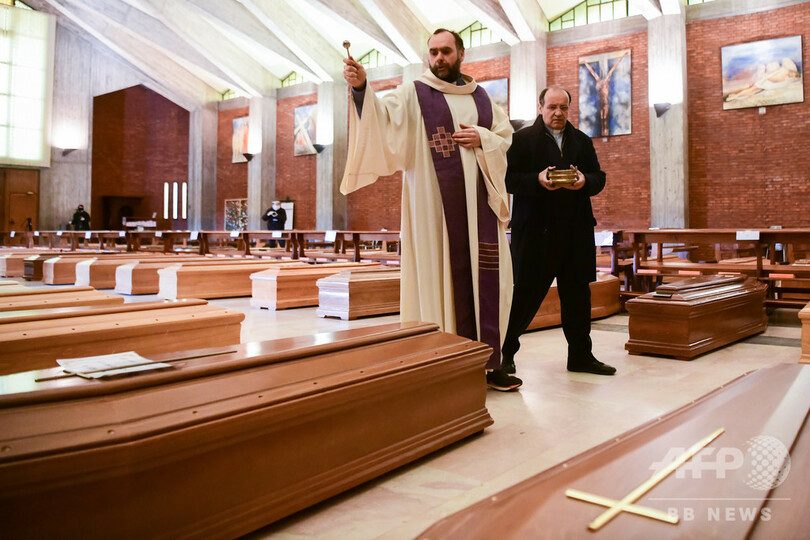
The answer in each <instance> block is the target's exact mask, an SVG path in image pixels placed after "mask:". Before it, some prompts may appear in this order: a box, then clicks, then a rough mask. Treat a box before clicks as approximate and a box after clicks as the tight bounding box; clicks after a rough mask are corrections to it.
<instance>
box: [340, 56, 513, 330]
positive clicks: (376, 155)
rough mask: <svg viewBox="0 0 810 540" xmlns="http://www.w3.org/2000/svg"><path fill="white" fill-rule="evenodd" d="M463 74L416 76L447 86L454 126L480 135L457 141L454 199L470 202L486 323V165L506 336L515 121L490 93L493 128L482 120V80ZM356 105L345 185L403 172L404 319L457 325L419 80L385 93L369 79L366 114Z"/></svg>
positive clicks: (432, 84)
mask: <svg viewBox="0 0 810 540" xmlns="http://www.w3.org/2000/svg"><path fill="white" fill-rule="evenodd" d="M463 78H464V82H465V84H464V85H462V86H458V85H455V84H451V83H447V82H445V81H442V80H440V79H438V78H437V77H435V76H434V75H433V74H432V73H431V72H430V71H426V72H425V73H424V74H423V75H422V76H420V77H419V78H418V79H417V80H418V81H421V82H423V83H425V84H426V85H428V86H429V87H431V88H434V89H436V90H439V91H441V92H442V93H443V94H444V96H445V99H446V101H447V104H448V106H449V108H450V111H451V113H452V117H453V125H454V127H455V129H459V124H467V125H473V126H475V127H476V129H477V131H478V133H479V135H480V138H481V147H479V148H474V149H473V148H462V147H460V146H457V145H456V146H455V148H456V149H458V151H459V152H460V156H461V162H462V166H463V171H464V187H465V194H466V201H454V204H466V207H467V228H468V231H469V250H470V258H471V266H472V273H473V280H472V282H473V284H474V286H473V292H474V299H475V313H476V322H477V323H478V324H480V321H479V318H478V315H479V310H478V306H479V294H478V293H479V291H478V266H479V265H478V220H477V191H476V189H477V186H478V182H479V180H478V174H479V168H480V171H481V173H482V176H483V181H484V184H485V186H486V192H487V193H486V196H487V203H488V205H489V207H490V208H491V209H492V211H493V212H494V213H495V216H496V217H497V228H498V231H497V237H498V254H499V266H498V270H499V272H498V275H499V288H500V291H499V296H498V298H499V301H498V306H499V316H498V322H499V327H500V335H501V340H502V338H503V336H505V335H506V327H507V324H508V321H509V309H510V305H511V299H512V264H511V258H510V253H509V245H508V242H507V239H506V232H505V231H506V226H507V224H508V221H509V203H508V198H507V197H508V196H507V193H506V185H505V182H504V177H505V174H506V151H507V149H508V148H509V146H510V144H511V141H512V127H511V125H510V123H509V119H508V118H507V116H506V114H505V113H504V112H503V110H502V109H501V108H500V107H498V106H496V105H494V103H492V102H491V99H490V104H491V105H492V109H493V114H492V127H491V129H484V128H482V127H480V126H476V123H477V120H478V112H477V109H476V105H475V103H474V100H473V97H472V93H473V92H474V91H475V89H476V86H477V85H476V83H475V81H474V80H473V79H472V78H471V77H468V76H466V75H464V76H463ZM349 109H350V119H349V154H348V160H347V164H346V171H345V174H344V177H343V181H342V183H341V186H340V190H341V192H342V193H343V194H347V193H351V192H353V191H355V190H357V189H359V188H362V187H364V186H367V185H370V184H372V183H374V182H375V181H376V180H377V178H378V177H379V176H386V175H390V174H393V173H394V172H396V171H403V173H404V174H403V179H402V220H401V223H402V224H401V229H400V231H401V236H402V238H401V240H402V242H401V266H402V281H401V295H400V296H401V300H400V303H401V305H400V314H401V320H403V321H417V320H418V321H426V322H434V323H437V324H438V325H439V327H440V328H441V329H443V330H444V331H446V332H452V333H455V332H456V322H455V313H454V304H453V279H452V274H451V266H450V258H449V253H448V234H447V227H446V225H445V216H444V210H443V207H442V198H441V193H440V190H439V185H438V183H437V177H436V172H435V168H434V164H433V161H432V157H431V151H430V147H429V145H428V142H429V140H428V136H427V135H426V132H425V126H424V123H423V119H422V112H421V109H420V106H419V102H418V99H417V93H416V89H415V86H414V83H406V84H402V85H400V86H399V87H398V88H396V89H395V90H394V91H392V92H391V93H389V94H387V95H385V96H384V97H382V98H378V97H377V96H376V95H375V94H374V92H373V90H372V89H371V87H370V85H367V87H366V91H365V93H364V97H363V105H362V112H361V114H358V111H357V108H356V107H355V106H354V105H353V104H351V105H350V107H349ZM479 335H480V329H479Z"/></svg>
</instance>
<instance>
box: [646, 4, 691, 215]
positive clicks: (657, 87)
mask: <svg viewBox="0 0 810 540" xmlns="http://www.w3.org/2000/svg"><path fill="white" fill-rule="evenodd" d="M679 11H680V13H678V14H666V11H665V14H664V15H663V16H661V17H656V18H654V19H652V20H650V21H648V32H647V44H648V45H647V47H648V55H647V57H648V66H649V100H650V103H649V117H650V199H651V201H650V209H651V212H650V214H651V217H650V222H651V223H650V224H651V226H653V227H688V226H689V157H688V149H689V139H688V124H687V118H688V117H687V110H686V102H687V99H686V24H685V21H686V16H685V10H684V7H683V5H680V9H679ZM656 103H658V104H668V105H669V110H667V111H666V112H665V113H663V114H662V115H661V116H660V117H659V116H657V114H656V111H655V108H654V105H655V104H656Z"/></svg>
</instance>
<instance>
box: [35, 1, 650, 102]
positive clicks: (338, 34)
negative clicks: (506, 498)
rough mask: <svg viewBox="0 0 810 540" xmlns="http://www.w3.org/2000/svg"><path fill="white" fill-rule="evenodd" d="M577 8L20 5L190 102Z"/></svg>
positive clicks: (328, 75) (259, 90) (399, 59)
mask: <svg viewBox="0 0 810 540" xmlns="http://www.w3.org/2000/svg"><path fill="white" fill-rule="evenodd" d="M631 1H636V2H638V1H643V2H650V1H653V0H631ZM580 2H581V0H26V3H28V4H29V5H31V6H32V7H33V8H35V9H38V10H42V11H47V12H50V13H53V14H55V15H57V16H59V18H60V22H61V23H62V24H65V25H67V26H69V27H71V28H73V29H77V28H78V29H81V30H82V31H84V32H87V33H89V34H91V35H92V36H93V37H95V38H96V39H98V40H100V41H101V42H102V43H104V44H105V45H107V46H108V47H110V48H111V49H112V50H113V51H114V52H116V53H117V54H119V55H120V56H121V57H123V58H124V59H125V60H127V61H129V62H130V63H131V64H133V65H134V66H135V67H137V68H138V69H140V70H141V71H144V72H145V74H146V75H147V76H149V77H151V78H153V79H155V80H158V81H161V84H164V85H166V86H167V87H169V88H170V89H171V90H172V91H175V92H179V93H180V94H183V95H186V96H188V97H189V98H190V99H191V100H192V101H199V96H200V95H203V94H207V95H212V94H213V93H214V92H216V93H220V94H221V93H223V92H225V91H226V90H234V91H236V92H237V93H238V94H242V95H246V96H260V95H270V94H271V93H272V90H273V89H274V88H277V87H278V86H279V85H280V84H279V80H280V79H281V78H283V77H285V76H286V75H287V74H289V73H290V72H291V71H296V72H298V73H301V74H303V75H304V77H305V78H308V79H309V80H312V81H314V82H321V81H328V80H334V79H338V78H339V77H340V76H341V71H342V68H343V64H342V58H343V56H344V55H345V50H344V49H343V47H342V43H343V40H349V41H350V42H351V53H352V55H353V56H354V57H355V58H359V57H360V56H362V55H364V54H365V53H367V52H368V51H369V50H371V49H377V50H379V51H380V52H382V53H383V54H384V55H386V56H387V57H388V58H389V59H390V60H392V61H393V62H395V63H397V64H400V65H407V64H409V63H418V62H421V61H422V60H423V58H424V54H425V42H426V40H427V38H428V37H429V36H430V34H431V33H432V31H433V30H434V29H435V28H437V27H445V28H450V29H453V30H461V29H463V28H465V27H466V26H468V25H469V24H471V23H472V22H474V21H475V20H479V21H481V22H482V23H483V24H484V25H485V26H487V27H488V28H490V29H491V30H492V31H493V33H494V34H495V35H496V36H497V37H498V38H500V39H502V40H503V41H505V42H506V43H508V44H514V43H517V42H519V41H527V40H533V39H535V37H537V36H538V35H539V33H540V32H541V31H544V29H545V26H544V25H545V22H546V21H547V20H548V19H549V18H555V17H557V16H559V15H560V14H561V13H563V12H565V11H567V10H568V9H570V8H571V7H573V6H575V5H577V4H579V3H580ZM544 19H545V20H544Z"/></svg>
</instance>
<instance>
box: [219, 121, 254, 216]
mask: <svg viewBox="0 0 810 540" xmlns="http://www.w3.org/2000/svg"><path fill="white" fill-rule="evenodd" d="M248 114H249V111H248V108H247V107H241V108H238V109H230V110H225V111H219V115H218V119H217V221H216V228H217V229H218V230H223V229H224V228H225V199H247V193H248V186H247V184H248V164H247V162H241V163H234V162H233V120H234V118H242V117H244V116H248Z"/></svg>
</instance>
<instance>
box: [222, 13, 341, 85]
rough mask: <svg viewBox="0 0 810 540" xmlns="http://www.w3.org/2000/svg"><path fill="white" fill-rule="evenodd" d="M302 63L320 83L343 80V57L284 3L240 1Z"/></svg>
mask: <svg viewBox="0 0 810 540" xmlns="http://www.w3.org/2000/svg"><path fill="white" fill-rule="evenodd" d="M237 1H238V2H239V3H240V4H242V5H243V6H245V7H246V8H247V9H248V11H249V12H250V13H251V14H252V15H253V16H254V17H256V19H258V20H259V22H261V23H262V25H264V27H265V28H266V29H267V30H269V31H270V32H272V33H273V34H274V35H275V36H276V37H277V38H278V39H279V40H281V42H282V43H283V44H284V45H285V46H286V47H287V48H289V49H290V50H291V51H292V52H293V53H294V54H295V56H297V57H298V58H300V59H301V62H303V65H304V67H305V68H306V69H307V70H308V71H309V72H310V73H312V74H313V75H314V76H315V77H316V78H317V79H318V80H319V81H334V80H335V79H337V78H342V73H343V62H342V61H341V57H340V53H339V52H338V51H337V49H336V48H335V47H334V45H331V44H330V43H329V42H328V41H327V40H326V39H325V38H324V37H323V36H322V35H321V33H320V32H318V31H317V30H316V29H315V28H314V27H313V26H312V25H311V24H309V22H308V21H307V20H306V19H305V18H304V17H302V16H301V15H299V14H298V11H297V10H296V9H295V8H294V6H291V5H290V4H288V3H287V2H285V1H284V0H237Z"/></svg>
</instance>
